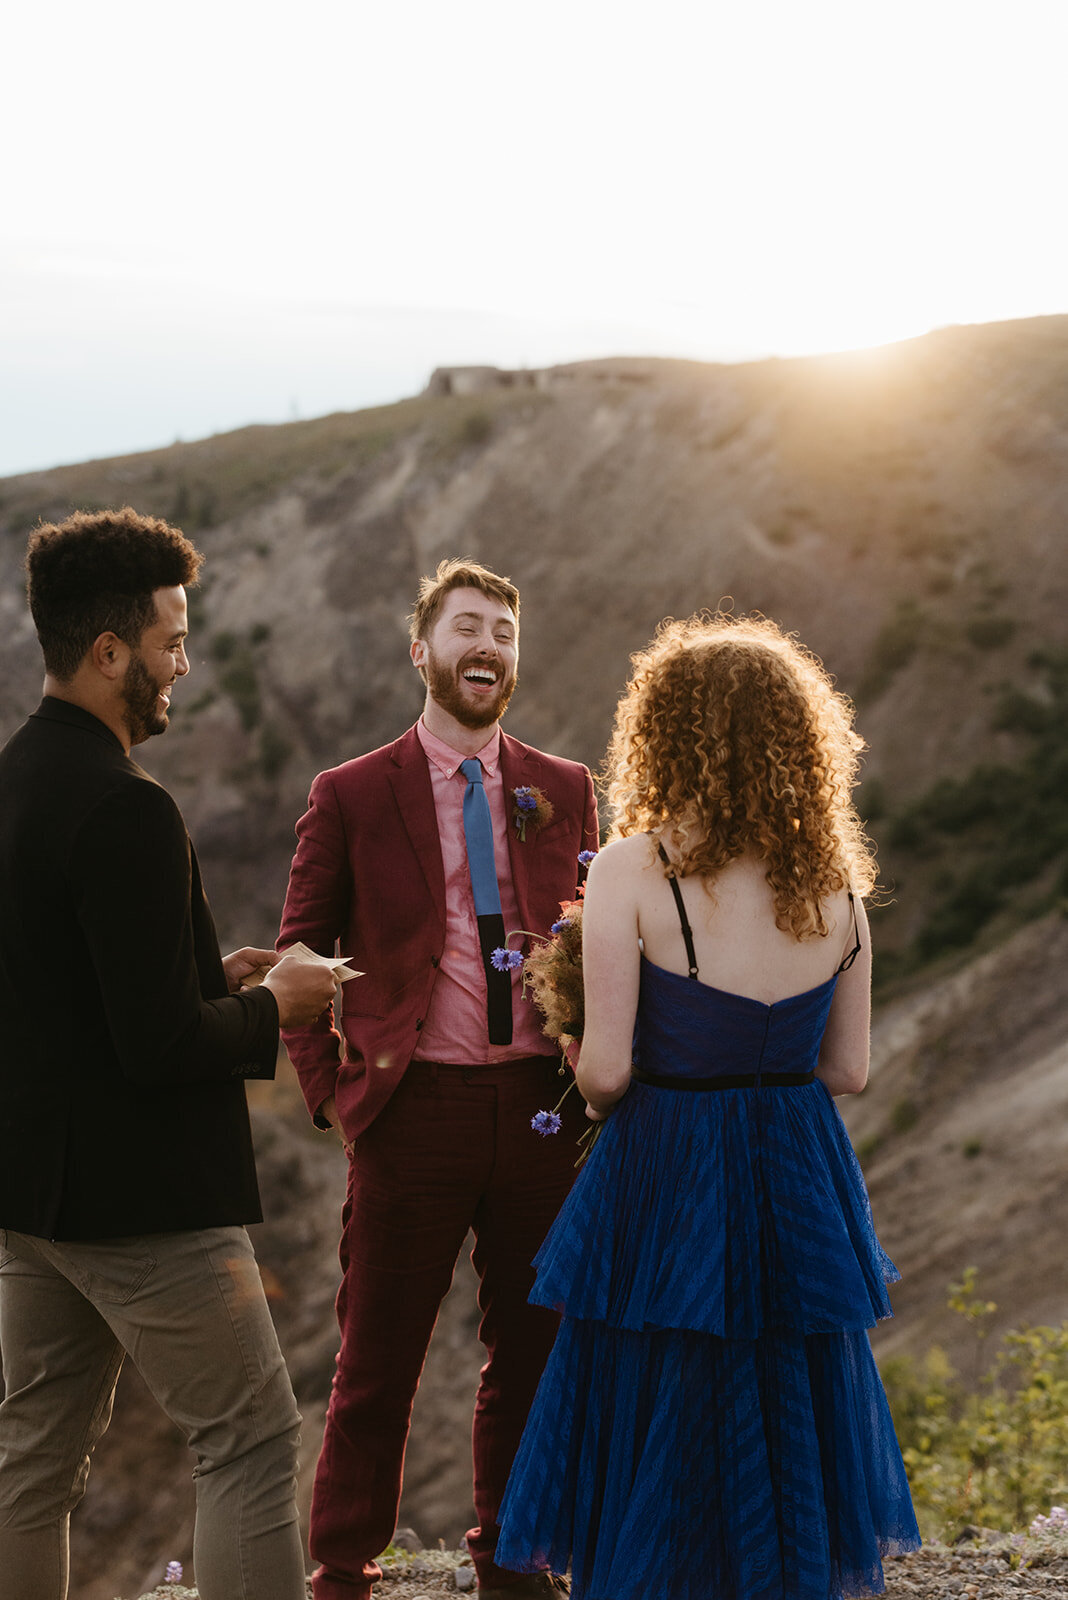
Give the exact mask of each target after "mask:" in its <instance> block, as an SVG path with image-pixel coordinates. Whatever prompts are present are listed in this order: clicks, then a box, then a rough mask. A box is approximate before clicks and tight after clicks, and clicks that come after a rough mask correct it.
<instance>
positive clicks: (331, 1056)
mask: <svg viewBox="0 0 1068 1600" xmlns="http://www.w3.org/2000/svg"><path fill="white" fill-rule="evenodd" d="M501 774H502V777H503V780H504V787H505V790H506V791H508V790H511V789H514V788H517V787H519V786H520V785H524V784H526V785H529V786H530V787H532V788H537V789H540V790H541V791H542V793H543V794H544V795H545V796H546V798H547V799H548V800H549V801H551V803H552V806H553V819H552V821H551V822H550V823H549V824H548V825H547V826H546V827H544V828H543V829H542V830H541V831H540V832H537V833H536V832H534V830H533V829H528V831H527V837H526V839H525V840H522V841H521V840H520V839H519V838H518V836H517V834H516V832H515V830H514V829H511V828H510V829H509V856H510V861H511V869H512V882H513V884H514V886H515V893H516V900H517V902H518V905H519V913H520V925H521V927H523V928H525V929H527V930H529V931H530V932H533V933H548V931H549V928H550V926H551V924H552V923H553V922H555V921H556V920H557V918H558V916H559V911H560V901H561V900H569V899H573V898H574V896H575V892H576V889H577V885H578V879H579V876H580V869H579V866H578V855H579V851H580V850H596V849H597V842H598V825H597V803H596V800H595V799H594V793H593V782H592V780H591V778H590V774H589V772H588V770H587V769H586V768H585V767H583V766H580V765H579V763H578V762H576V761H564V760H562V759H560V758H559V757H558V756H548V755H544V754H543V753H542V752H541V751H540V750H534V749H532V748H531V747H530V746H529V745H525V744H520V742H519V740H518V739H511V738H509V737H508V735H507V734H505V733H503V732H502V734H501ZM297 838H298V841H299V842H298V844H297V850H296V854H295V855H294V857H293V865H292V868H291V869H290V874H289V890H288V892H287V895H286V904H285V910H284V912H283V914H282V927H281V932H280V934H279V939H278V944H279V948H280V949H281V948H283V947H284V946H286V945H290V944H292V943H293V942H294V941H295V940H297V939H302V940H303V941H304V943H305V944H307V945H310V946H311V948H312V949H313V950H317V951H319V952H320V954H322V955H329V954H332V953H333V952H334V950H335V947H337V948H339V949H340V951H341V954H342V955H343V956H344V957H345V958H346V959H350V960H351V962H352V964H353V966H355V967H357V968H358V969H359V970H360V971H361V972H363V973H364V976H363V977H362V978H355V979H353V980H351V981H350V982H349V983H346V984H344V985H343V986H342V990H341V993H342V1015H341V1018H340V1033H339V1031H338V1029H337V1027H336V1026H335V1025H334V1017H333V1013H332V1012H327V1013H326V1014H324V1016H323V1017H321V1018H320V1019H319V1021H318V1022H317V1023H315V1024H314V1025H313V1026H312V1027H310V1028H295V1029H287V1030H286V1032H285V1034H284V1038H285V1042H286V1047H287V1049H288V1050H289V1054H290V1058H291V1060H292V1061H293V1065H294V1066H295V1067H296V1070H297V1076H298V1077H299V1079H300V1084H301V1088H302V1090H303V1092H304V1098H305V1101H306V1102H307V1106H308V1110H309V1111H310V1112H311V1113H312V1115H313V1116H314V1114H315V1112H316V1111H317V1109H318V1107H319V1106H320V1105H322V1103H323V1101H324V1100H325V1099H327V1097H328V1096H330V1095H333V1096H334V1097H335V1099H336V1102H337V1109H338V1117H339V1119H340V1121H341V1125H342V1128H343V1129H344V1131H345V1133H346V1134H347V1136H348V1137H349V1138H350V1139H355V1138H356V1137H357V1136H358V1135H359V1134H360V1133H361V1132H362V1131H363V1130H364V1128H366V1127H367V1126H368V1125H369V1124H370V1123H371V1122H373V1121H374V1119H375V1117H376V1116H377V1115H378V1113H379V1112H380V1111H381V1109H382V1107H383V1106H384V1105H385V1104H386V1101H387V1100H388V1099H389V1097H390V1095H391V1094H392V1093H393V1091H394V1089H395V1088H396V1087H397V1084H398V1083H399V1082H400V1080H401V1078H402V1077H403V1076H404V1073H405V1071H406V1070H407V1067H408V1063H409V1061H410V1060H411V1058H412V1052H413V1051H414V1050H415V1047H416V1043H417V1041H418V1038H419V1029H420V1028H421V1027H422V1024H423V1019H424V1017H425V1016H426V1014H427V1010H428V1008H429V1005H430V997H431V995H432V993H433V990H434V983H435V980H436V977H437V971H438V964H439V962H440V960H441V956H442V952H443V950H444V946H445V876H444V870H443V868H442V864H441V845H440V843H439V840H438V826H437V814H436V812H435V810H434V795H433V790H432V788H431V783H430V769H429V767H428V766H427V759H426V755H425V754H424V751H423V747H422V745H421V744H420V743H419V737H418V735H417V733H416V731H415V729H414V728H409V730H408V732H407V733H405V734H402V736H401V737H400V738H399V739H398V740H397V741H396V743H394V744H390V745H383V747H382V748H381V749H380V750H373V751H372V752H371V753H370V754H369V755H365V756H359V757H357V759H356V760H355V761H347V762H345V764H344V765H343V766H340V767H334V768H333V769H332V770H330V771H328V772H321V773H320V774H319V776H318V777H317V778H316V780H315V782H314V783H313V784H312V789H311V796H310V799H309V803H308V810H307V811H306V812H305V814H304V816H303V817H302V818H301V819H300V821H299V822H298V823H297ZM513 946H514V941H513ZM551 1048H552V1047H551V1046H550V1044H549V1042H548V1040H547V1041H546V1053H549V1052H550V1050H551Z"/></svg>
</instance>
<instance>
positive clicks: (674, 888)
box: [656, 842, 860, 978]
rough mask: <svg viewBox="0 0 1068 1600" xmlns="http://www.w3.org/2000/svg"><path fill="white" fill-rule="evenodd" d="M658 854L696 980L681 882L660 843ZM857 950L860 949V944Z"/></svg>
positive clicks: (694, 955)
mask: <svg viewBox="0 0 1068 1600" xmlns="http://www.w3.org/2000/svg"><path fill="white" fill-rule="evenodd" d="M656 853H657V855H658V856H659V857H660V859H661V861H662V862H663V863H664V865H665V867H667V869H668V882H669V883H670V885H671V892H672V894H673V895H674V896H675V906H676V909H677V910H678V913H679V921H680V922H681V923H682V937H683V939H684V941H685V943H686V957H687V960H688V961H689V963H690V977H691V978H696V977H697V953H696V951H695V950H694V947H693V929H692V928H691V927H690V919H689V918H688V917H687V915H686V907H685V906H684V905H683V903H682V890H681V889H680V888H679V880H678V878H677V877H676V875H675V869H674V867H673V866H672V865H671V862H670V860H669V858H668V853H667V851H666V850H665V849H664V846H663V845H662V844H660V843H659V842H658V843H657V847H656ZM857 948H858V949H859V948H860V946H859V944H858V946H857Z"/></svg>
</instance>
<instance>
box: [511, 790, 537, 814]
mask: <svg viewBox="0 0 1068 1600" xmlns="http://www.w3.org/2000/svg"><path fill="white" fill-rule="evenodd" d="M515 803H516V809H517V810H519V811H537V809H538V802H537V799H536V798H535V796H534V795H533V794H531V792H530V790H529V789H517V790H516V791H515Z"/></svg>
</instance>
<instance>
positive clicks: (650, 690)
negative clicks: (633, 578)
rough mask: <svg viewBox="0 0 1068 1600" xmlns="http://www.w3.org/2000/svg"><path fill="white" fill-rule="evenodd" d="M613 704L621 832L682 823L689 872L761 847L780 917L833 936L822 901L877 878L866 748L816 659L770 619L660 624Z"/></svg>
mask: <svg viewBox="0 0 1068 1600" xmlns="http://www.w3.org/2000/svg"><path fill="white" fill-rule="evenodd" d="M631 660H632V665H633V668H634V673H633V676H632V678H631V681H630V683H629V684H628V686H627V689H626V691H625V693H624V695H623V698H622V699H621V700H620V702H619V705H618V707H617V709H616V722H615V730H614V732H613V735H612V741H611V744H610V745H609V748H608V754H607V757H606V759H605V777H604V784H605V787H606V789H607V792H608V798H609V803H610V805H611V808H612V812H613V823H614V827H613V832H614V834H615V836H616V837H624V836H626V835H628V834H632V833H647V832H659V831H660V830H662V829H663V828H665V827H668V828H670V829H671V838H672V842H673V843H674V845H675V847H676V850H677V851H678V871H679V874H680V876H682V877H686V876H688V875H690V874H691V873H699V874H701V875H704V876H706V877H708V878H709V879H712V878H714V877H715V875H716V873H717V872H719V871H721V870H722V869H723V868H724V867H725V866H726V865H727V863H728V862H730V861H733V860H735V859H737V857H739V856H741V855H742V854H744V853H745V852H746V851H752V852H754V853H755V854H756V855H758V856H760V857H761V858H762V859H763V861H764V862H765V863H766V868H767V880H768V883H769V884H770V886H771V888H772V890H773V891H774V895H775V910H776V921H777V922H778V925H779V926H780V927H781V928H782V929H783V930H784V931H786V930H790V931H792V932H793V933H794V934H795V935H796V937H797V938H799V939H804V938H808V937H811V936H812V935H824V934H825V933H826V932H827V927H826V923H825V921H824V917H823V909H822V908H823V904H824V902H825V901H826V899H827V897H828V896H829V895H830V894H833V893H834V892H835V891H837V890H840V889H842V888H844V887H847V886H848V887H850V888H852V889H854V890H855V891H857V892H858V893H860V894H868V893H870V891H871V890H872V888H873V887H874V884H875V876H876V874H875V863H874V859H873V854H872V849H871V845H870V842H869V841H868V840H867V839H866V838H865V836H864V832H863V829H862V827H861V823H860V818H859V817H858V815H857V813H856V810H855V808H854V806H853V801H852V792H853V788H854V786H855V784H856V780H857V766H858V757H859V754H860V751H861V750H863V749H864V741H863V740H862V739H861V738H860V737H859V735H858V734H856V733H855V732H854V731H853V726H852V723H853V708H852V705H851V704H850V702H849V701H848V700H846V698H845V697H844V696H843V695H840V694H838V693H836V692H835V690H834V688H833V686H832V684H831V680H830V678H829V677H828V676H827V673H826V671H825V670H824V668H823V665H822V663H821V662H820V661H818V660H817V658H816V657H815V656H814V655H812V654H811V652H810V651H808V650H806V649H805V648H804V646H803V645H801V644H800V643H799V642H798V641H797V639H796V638H794V637H792V636H790V635H787V634H784V633H783V632H782V631H781V630H780V629H779V628H778V627H777V626H776V625H775V623H774V622H769V621H767V620H766V619H765V618H763V617H732V616H726V615H724V614H722V613H717V615H715V616H708V615H707V614H704V615H701V616H695V617H690V618H689V619H688V620H687V621H685V622H673V621H668V622H664V623H662V624H661V626H660V628H659V629H658V631H657V634H656V636H655V638H654V639H653V642H652V643H651V644H650V646H649V648H648V649H647V650H643V651H640V652H639V653H638V654H637V655H635V656H633V657H632V658H631Z"/></svg>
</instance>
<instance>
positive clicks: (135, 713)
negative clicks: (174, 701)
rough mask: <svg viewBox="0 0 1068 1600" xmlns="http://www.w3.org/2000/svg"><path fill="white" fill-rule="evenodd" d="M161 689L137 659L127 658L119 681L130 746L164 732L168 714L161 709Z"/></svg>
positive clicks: (134, 657)
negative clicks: (123, 675) (124, 670)
mask: <svg viewBox="0 0 1068 1600" xmlns="http://www.w3.org/2000/svg"><path fill="white" fill-rule="evenodd" d="M159 690H160V686H159V684H158V683H157V682H156V680H155V678H153V677H152V675H151V674H150V672H149V670H148V668H147V667H146V666H145V664H144V662H143V661H142V659H141V657H140V656H139V655H132V656H131V657H130V664H129V666H128V667H127V668H126V675H125V677H124V678H123V680H122V701H123V706H124V707H125V711H126V717H125V721H126V726H127V728H128V729H129V731H130V743H131V744H143V743H144V741H145V740H146V739H150V738H151V737H152V736H153V734H157V733H165V732H166V730H167V713H166V712H165V711H162V710H161V709H160V703H159Z"/></svg>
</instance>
